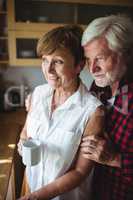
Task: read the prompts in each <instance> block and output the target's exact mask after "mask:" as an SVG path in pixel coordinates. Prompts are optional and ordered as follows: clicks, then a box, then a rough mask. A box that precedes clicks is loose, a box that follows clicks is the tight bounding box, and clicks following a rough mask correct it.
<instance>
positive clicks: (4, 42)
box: [0, 1, 8, 67]
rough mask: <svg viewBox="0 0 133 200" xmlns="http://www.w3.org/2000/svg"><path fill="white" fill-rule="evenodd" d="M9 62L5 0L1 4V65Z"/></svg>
mask: <svg viewBox="0 0 133 200" xmlns="http://www.w3.org/2000/svg"><path fill="white" fill-rule="evenodd" d="M7 64H8V32H7V11H6V5H5V3H3V1H2V2H1V4H0V67H1V66H3V65H7Z"/></svg>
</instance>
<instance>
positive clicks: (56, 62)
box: [54, 60, 64, 65]
mask: <svg viewBox="0 0 133 200" xmlns="http://www.w3.org/2000/svg"><path fill="white" fill-rule="evenodd" d="M54 63H55V64H56V65H62V64H63V63H64V62H63V60H55V61H54Z"/></svg>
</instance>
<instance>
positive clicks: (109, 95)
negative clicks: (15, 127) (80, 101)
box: [81, 15, 133, 200]
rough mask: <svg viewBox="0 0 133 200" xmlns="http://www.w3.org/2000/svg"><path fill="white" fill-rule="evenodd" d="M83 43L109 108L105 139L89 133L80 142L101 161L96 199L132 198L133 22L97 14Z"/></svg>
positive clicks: (97, 90) (96, 85)
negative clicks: (98, 16)
mask: <svg viewBox="0 0 133 200" xmlns="http://www.w3.org/2000/svg"><path fill="white" fill-rule="evenodd" d="M82 46H83V47H84V52H85V57H86V64H87V66H88V69H89V71H90V73H91V74H92V76H93V78H94V82H93V84H92V87H91V90H92V91H93V94H94V93H95V94H96V95H97V97H98V98H99V99H100V100H102V102H103V103H104V104H105V105H106V107H107V118H106V120H107V121H106V124H105V138H102V139H100V138H95V137H91V136H89V137H86V138H84V139H83V142H82V144H81V151H82V153H83V156H84V157H85V158H87V159H91V160H94V161H96V166H95V169H94V177H93V183H92V186H93V187H92V188H93V192H92V197H93V199H95V200H133V78H132V71H133V70H132V67H133V23H132V21H131V19H130V18H129V17H127V16H125V15H110V16H107V17H101V18H97V19H95V20H93V21H92V22H91V23H90V24H89V25H88V27H87V28H86V30H85V31H84V34H83V37H82ZM113 151H114V152H115V154H114V153H113ZM112 163H115V167H114V165H113V164H112Z"/></svg>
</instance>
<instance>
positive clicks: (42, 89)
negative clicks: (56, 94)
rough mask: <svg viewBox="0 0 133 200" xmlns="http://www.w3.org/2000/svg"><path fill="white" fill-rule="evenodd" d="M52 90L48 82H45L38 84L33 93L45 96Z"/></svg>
mask: <svg viewBox="0 0 133 200" xmlns="http://www.w3.org/2000/svg"><path fill="white" fill-rule="evenodd" d="M50 91H51V87H50V86H49V85H48V84H47V83H45V84H42V85H38V86H36V87H35V88H34V91H33V93H34V94H35V95H39V96H40V95H41V96H43V95H45V94H48V93H49V92H50Z"/></svg>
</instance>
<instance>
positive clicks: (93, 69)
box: [89, 61, 100, 74]
mask: <svg viewBox="0 0 133 200" xmlns="http://www.w3.org/2000/svg"><path fill="white" fill-rule="evenodd" d="M89 69H90V73H92V74H94V73H96V72H99V71H100V66H99V65H98V64H97V62H95V61H94V62H92V63H91V64H90V66H89Z"/></svg>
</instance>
